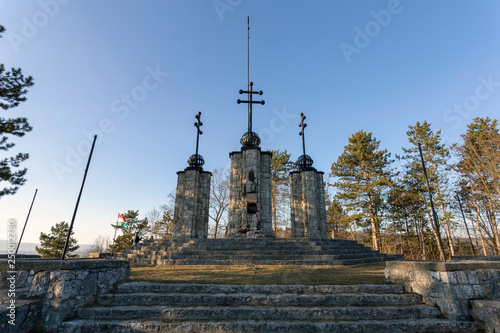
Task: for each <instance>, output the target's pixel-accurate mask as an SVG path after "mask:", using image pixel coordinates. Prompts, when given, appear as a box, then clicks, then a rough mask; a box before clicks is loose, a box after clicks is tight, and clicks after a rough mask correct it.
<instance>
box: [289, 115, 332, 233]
mask: <svg viewBox="0 0 500 333" xmlns="http://www.w3.org/2000/svg"><path fill="white" fill-rule="evenodd" d="M305 119H306V116H304V114H303V113H301V114H300V124H299V127H300V128H301V131H300V132H299V135H300V136H302V155H301V156H300V157H299V158H298V159H297V162H296V165H297V170H296V171H292V172H291V173H290V220H291V227H292V237H306V238H328V229H327V225H326V204H325V188H324V183H323V172H321V171H317V170H316V169H315V168H314V167H313V166H312V165H313V160H312V158H311V157H310V156H309V155H306V144H305V128H306V126H307V124H306V123H304V120H305Z"/></svg>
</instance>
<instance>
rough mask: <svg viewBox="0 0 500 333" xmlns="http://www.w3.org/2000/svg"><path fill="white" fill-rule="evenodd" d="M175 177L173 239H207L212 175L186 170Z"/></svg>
mask: <svg viewBox="0 0 500 333" xmlns="http://www.w3.org/2000/svg"><path fill="white" fill-rule="evenodd" d="M177 175H178V178H177V190H176V194H175V211H174V230H173V238H175V239H183V238H185V239H189V238H207V237H208V210H209V208H210V206H209V204H210V179H211V177H212V173H210V172H208V171H201V170H199V169H195V168H192V169H191V168H186V170H184V171H179V172H177Z"/></svg>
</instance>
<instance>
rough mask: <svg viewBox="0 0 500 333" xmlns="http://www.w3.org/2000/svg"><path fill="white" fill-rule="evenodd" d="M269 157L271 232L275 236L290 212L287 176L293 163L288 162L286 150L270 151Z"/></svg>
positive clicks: (288, 156)
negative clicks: (270, 155)
mask: <svg viewBox="0 0 500 333" xmlns="http://www.w3.org/2000/svg"><path fill="white" fill-rule="evenodd" d="M271 152H272V154H273V155H272V157H271V203H272V214H273V231H274V234H275V235H277V233H278V227H279V226H280V225H281V226H284V227H286V225H285V223H286V222H285V221H288V216H289V210H290V204H289V202H290V188H289V179H288V177H289V174H290V172H291V171H292V170H293V166H294V163H293V162H292V161H291V160H290V158H291V156H292V154H290V153H288V152H287V151H286V150H284V151H280V150H272V151H271Z"/></svg>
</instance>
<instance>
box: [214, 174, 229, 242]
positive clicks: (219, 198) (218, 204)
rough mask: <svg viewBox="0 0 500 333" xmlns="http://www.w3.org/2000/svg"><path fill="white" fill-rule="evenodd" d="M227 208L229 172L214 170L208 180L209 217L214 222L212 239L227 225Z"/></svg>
mask: <svg viewBox="0 0 500 333" xmlns="http://www.w3.org/2000/svg"><path fill="white" fill-rule="evenodd" d="M228 206H229V170H228V169H224V168H222V167H221V168H219V169H215V170H214V171H213V172H212V178H211V180H210V210H209V216H210V218H211V219H212V220H213V221H214V222H215V227H214V229H213V230H214V233H213V235H214V238H217V235H218V234H219V230H220V229H221V228H222V227H224V226H225V223H227V209H228Z"/></svg>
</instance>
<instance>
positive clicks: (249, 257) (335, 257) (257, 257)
mask: <svg viewBox="0 0 500 333" xmlns="http://www.w3.org/2000/svg"><path fill="white" fill-rule="evenodd" d="M371 257H372V255H370V254H334V255H332V254H314V255H294V254H282V255H265V254H253V255H246V256H245V255H235V256H230V255H224V254H217V255H205V254H196V255H195V254H184V253H182V252H181V253H177V254H175V255H173V256H170V257H169V256H157V257H156V258H157V259H193V260H196V259H205V260H207V259H208V260H234V261H240V260H307V261H323V260H343V259H364V258H371Z"/></svg>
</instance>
